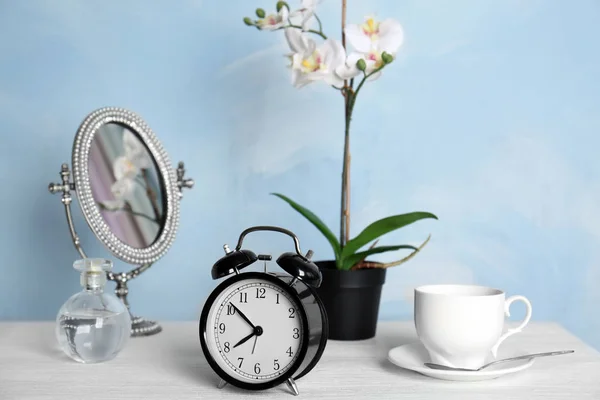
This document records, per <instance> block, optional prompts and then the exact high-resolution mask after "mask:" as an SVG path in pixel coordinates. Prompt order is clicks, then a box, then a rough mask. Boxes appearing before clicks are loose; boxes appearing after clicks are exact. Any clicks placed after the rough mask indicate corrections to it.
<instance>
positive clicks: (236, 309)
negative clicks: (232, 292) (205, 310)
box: [229, 302, 256, 329]
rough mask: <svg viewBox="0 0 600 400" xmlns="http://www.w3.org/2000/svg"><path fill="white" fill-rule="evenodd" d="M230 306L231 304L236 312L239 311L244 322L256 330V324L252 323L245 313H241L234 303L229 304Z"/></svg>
mask: <svg viewBox="0 0 600 400" xmlns="http://www.w3.org/2000/svg"><path fill="white" fill-rule="evenodd" d="M229 304H231V305H232V306H233V308H234V309H235V311H237V312H238V314H240V317H242V318H243V319H244V321H246V322H247V323H248V324H249V325H250V326H251V327H252V329H256V327H255V326H254V324H253V323H252V322H250V320H249V319H248V317H246V316H245V315H244V313H243V312H241V311H240V309H239V308H237V307H236V306H235V304H233V303H232V302H229Z"/></svg>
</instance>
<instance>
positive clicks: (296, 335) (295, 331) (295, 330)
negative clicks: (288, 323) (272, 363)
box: [292, 328, 300, 339]
mask: <svg viewBox="0 0 600 400" xmlns="http://www.w3.org/2000/svg"><path fill="white" fill-rule="evenodd" d="M292 337H293V338H294V339H298V338H299V337H300V329H298V328H294V335H293V336H292Z"/></svg>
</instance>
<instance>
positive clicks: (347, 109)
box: [340, 0, 354, 249]
mask: <svg viewBox="0 0 600 400" xmlns="http://www.w3.org/2000/svg"><path fill="white" fill-rule="evenodd" d="M345 29H346V0H342V47H343V48H344V50H346V34H345ZM349 89H350V90H349ZM342 93H343V94H344V117H345V129H344V160H343V166H342V190H341V192H342V193H341V207H340V247H341V248H342V249H343V248H344V246H345V245H346V243H347V242H348V237H349V233H350V207H349V203H350V199H349V197H350V190H349V186H350V185H349V184H350V121H351V119H352V108H351V105H352V98H353V97H354V94H353V93H352V90H351V88H349V87H348V81H347V80H344V90H343V91H342Z"/></svg>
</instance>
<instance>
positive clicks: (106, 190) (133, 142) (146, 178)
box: [89, 123, 165, 248]
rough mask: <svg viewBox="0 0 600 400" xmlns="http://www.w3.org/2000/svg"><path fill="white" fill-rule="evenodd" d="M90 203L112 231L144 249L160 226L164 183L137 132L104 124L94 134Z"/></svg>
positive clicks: (120, 237) (162, 213)
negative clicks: (91, 202) (94, 203)
mask: <svg viewBox="0 0 600 400" xmlns="http://www.w3.org/2000/svg"><path fill="white" fill-rule="evenodd" d="M89 177H90V186H91V188H92V196H93V197H94V201H95V202H96V204H97V205H98V207H99V208H100V213H101V214H102V217H103V218H104V221H106V224H107V225H108V226H109V227H110V229H111V231H112V232H113V233H114V234H115V236H117V237H118V238H119V239H120V240H121V241H122V242H124V243H125V244H127V245H129V246H131V247H134V248H146V247H148V246H150V245H152V243H154V241H155V240H156V239H157V238H158V236H159V234H160V232H161V229H162V227H163V224H164V216H165V215H164V210H165V205H164V196H163V183H162V179H160V174H159V170H158V166H157V165H156V162H155V160H154V159H153V158H152V156H151V155H150V152H149V151H148V149H147V147H146V146H145V145H144V143H143V142H142V141H141V140H140V138H139V137H138V135H137V134H136V133H134V132H133V131H132V130H130V129H129V128H127V127H125V126H124V125H120V124H116V123H108V124H104V125H102V126H101V127H100V128H99V129H98V131H97V132H96V133H95V135H94V138H93V141H92V145H91V149H90V158H89Z"/></svg>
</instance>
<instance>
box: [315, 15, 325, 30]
mask: <svg viewBox="0 0 600 400" xmlns="http://www.w3.org/2000/svg"><path fill="white" fill-rule="evenodd" d="M313 15H314V17H315V19H316V20H317V23H318V24H319V32H323V24H322V23H321V18H319V16H318V15H317V14H313Z"/></svg>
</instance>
